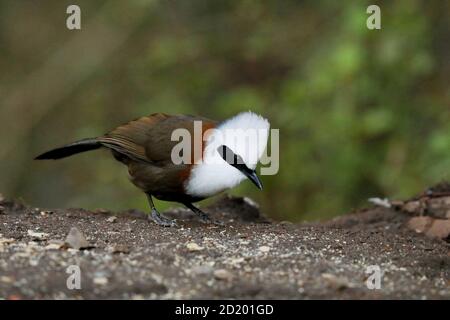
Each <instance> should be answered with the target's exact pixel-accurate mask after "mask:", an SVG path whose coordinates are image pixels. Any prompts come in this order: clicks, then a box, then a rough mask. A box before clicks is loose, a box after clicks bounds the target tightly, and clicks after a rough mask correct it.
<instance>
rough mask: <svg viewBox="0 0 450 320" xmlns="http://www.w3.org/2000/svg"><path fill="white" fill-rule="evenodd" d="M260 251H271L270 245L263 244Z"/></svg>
mask: <svg viewBox="0 0 450 320" xmlns="http://www.w3.org/2000/svg"><path fill="white" fill-rule="evenodd" d="M259 251H261V252H263V253H266V252H269V251H270V247H268V246H261V247H259Z"/></svg>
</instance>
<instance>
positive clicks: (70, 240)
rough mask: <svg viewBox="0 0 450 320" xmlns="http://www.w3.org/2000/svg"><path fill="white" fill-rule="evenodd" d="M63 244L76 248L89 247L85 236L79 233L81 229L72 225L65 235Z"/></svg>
mask: <svg viewBox="0 0 450 320" xmlns="http://www.w3.org/2000/svg"><path fill="white" fill-rule="evenodd" d="M65 244H66V245H67V246H68V247H69V248H73V249H76V250H79V249H83V248H88V247H89V243H88V242H87V240H86V238H85V237H84V235H83V234H82V233H81V231H80V230H78V228H76V227H72V228H71V229H70V231H69V234H68V235H67V238H66V241H65Z"/></svg>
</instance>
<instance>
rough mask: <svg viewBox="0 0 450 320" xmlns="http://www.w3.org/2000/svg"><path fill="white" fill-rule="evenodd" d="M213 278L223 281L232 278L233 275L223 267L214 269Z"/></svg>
mask: <svg viewBox="0 0 450 320" xmlns="http://www.w3.org/2000/svg"><path fill="white" fill-rule="evenodd" d="M214 278H216V279H217V280H224V281H230V280H231V279H233V275H232V274H231V273H230V272H229V271H228V270H225V269H217V270H214Z"/></svg>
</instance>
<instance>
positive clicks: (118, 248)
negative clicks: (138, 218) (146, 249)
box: [108, 244, 130, 253]
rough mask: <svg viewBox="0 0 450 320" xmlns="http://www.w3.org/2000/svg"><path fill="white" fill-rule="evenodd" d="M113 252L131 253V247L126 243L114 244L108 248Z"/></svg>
mask: <svg viewBox="0 0 450 320" xmlns="http://www.w3.org/2000/svg"><path fill="white" fill-rule="evenodd" d="M108 251H109V252H111V253H130V248H129V247H128V246H126V245H124V244H117V245H112V246H110V247H109V248H108Z"/></svg>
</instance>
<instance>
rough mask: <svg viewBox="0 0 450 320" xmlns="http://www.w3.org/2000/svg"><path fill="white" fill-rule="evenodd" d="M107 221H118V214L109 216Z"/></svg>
mask: <svg viewBox="0 0 450 320" xmlns="http://www.w3.org/2000/svg"><path fill="white" fill-rule="evenodd" d="M106 221H108V222H111V223H114V222H116V221H117V217H116V216H111V217H109V218H108V219H106Z"/></svg>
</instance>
